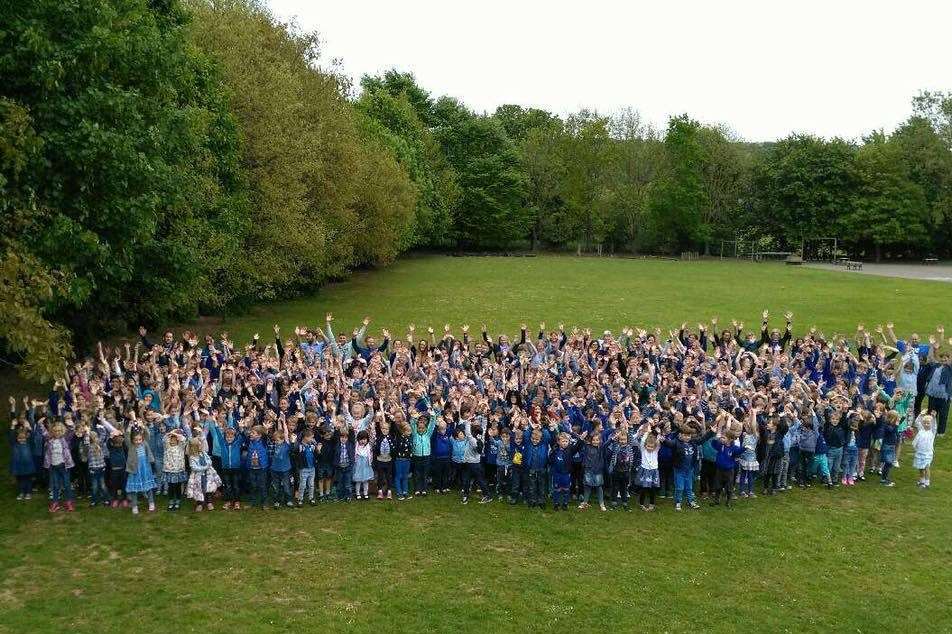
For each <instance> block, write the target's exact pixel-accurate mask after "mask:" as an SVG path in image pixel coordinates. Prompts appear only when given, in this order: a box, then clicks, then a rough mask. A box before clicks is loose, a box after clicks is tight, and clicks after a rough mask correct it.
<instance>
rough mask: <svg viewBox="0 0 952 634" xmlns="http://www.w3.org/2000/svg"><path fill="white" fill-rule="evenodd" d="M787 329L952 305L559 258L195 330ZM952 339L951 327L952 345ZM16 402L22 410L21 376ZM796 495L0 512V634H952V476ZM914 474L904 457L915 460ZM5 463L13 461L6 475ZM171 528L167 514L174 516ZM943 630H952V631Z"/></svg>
mask: <svg viewBox="0 0 952 634" xmlns="http://www.w3.org/2000/svg"><path fill="white" fill-rule="evenodd" d="M764 308H768V309H770V311H771V313H773V314H775V315H776V316H777V318H778V322H779V320H780V315H781V314H782V313H783V311H785V310H792V311H793V312H794V313H795V315H796V316H795V327H796V330H797V331H798V332H802V331H803V330H804V329H806V328H808V327H809V326H810V325H813V324H815V325H816V326H817V327H818V328H820V329H821V330H823V331H825V332H826V333H827V334H831V333H833V332H840V333H852V332H853V331H854V329H855V327H856V324H857V322H863V323H864V324H867V325H869V326H872V325H875V324H877V323H883V322H885V321H887V320H893V321H894V322H895V323H896V330H897V333H909V332H911V331H913V330H917V331H920V332H923V333H925V332H928V331H931V330H932V329H933V328H934V327H935V326H936V324H939V323H943V320H946V321H947V322H949V321H950V320H949V319H948V318H949V317H950V308H952V285H949V284H944V283H940V282H923V281H907V280H900V279H892V278H877V277H872V276H860V275H850V274H846V273H831V272H826V271H816V270H808V269H799V268H792V267H784V266H782V265H774V264H761V265H758V264H749V263H733V262H732V263H720V262H691V263H681V262H665V261H636V260H609V259H576V258H568V257H565V258H562V257H540V258H532V259H521V258H512V259H510V258H437V257H433V258H420V259H408V260H403V261H401V262H399V263H397V264H396V265H394V266H393V267H391V268H389V269H387V270H384V271H375V272H367V273H359V274H356V275H354V276H353V278H352V279H351V280H350V281H348V282H345V283H341V284H338V285H334V286H331V287H328V288H326V289H325V290H323V291H322V292H320V293H318V294H317V295H315V296H313V297H310V298H307V299H301V300H297V301H292V302H285V303H280V304H274V305H269V306H262V307H258V308H256V309H255V310H254V311H252V312H251V313H250V314H248V315H245V316H242V317H237V318H229V319H225V320H211V319H208V320H203V321H202V322H201V323H199V324H197V325H196V324H192V325H191V326H192V327H193V328H195V329H197V330H198V332H200V333H203V332H207V331H213V332H215V333H218V332H220V331H221V330H227V331H228V332H230V333H231V334H232V336H233V337H234V336H241V337H246V336H250V335H251V334H252V333H253V332H255V331H258V332H260V333H261V334H262V337H267V338H270V329H271V324H273V323H278V324H280V325H281V326H282V328H283V329H284V332H285V333H290V331H291V330H292V329H293V327H294V326H295V325H297V324H305V323H306V324H308V325H312V326H313V325H315V324H318V323H322V322H323V315H324V313H325V312H326V311H331V312H333V313H334V315H335V326H337V327H338V328H352V327H353V325H354V324H356V323H357V321H358V320H359V319H360V318H361V317H363V316H364V315H369V316H370V317H371V318H372V319H373V323H372V324H371V328H372V329H373V330H379V328H380V327H388V328H390V329H391V330H393V331H394V333H395V334H398V335H399V336H402V334H403V333H404V332H405V328H406V325H407V324H408V323H410V322H414V323H416V324H417V328H418V330H419V329H420V328H421V327H425V326H426V325H429V324H432V325H433V326H434V327H437V328H439V327H441V326H442V324H443V323H444V322H449V323H450V324H452V325H453V326H454V328H458V326H459V325H460V324H462V323H469V324H470V325H471V326H472V328H473V330H474V331H475V330H478V328H479V325H480V324H481V323H484V322H485V323H486V324H488V325H489V327H490V331H491V332H496V331H499V330H503V331H508V332H510V333H514V332H515V331H516V329H517V327H518V324H519V323H520V322H526V323H528V324H530V327H531V328H533V329H534V328H535V327H536V326H537V325H538V322H539V321H540V320H544V321H546V322H547V324H551V325H554V324H557V323H558V322H560V321H563V322H564V323H565V324H566V326H567V327H571V326H572V325H579V326H582V327H586V326H587V327H592V328H593V329H595V328H598V329H602V328H612V329H618V328H619V327H621V326H623V325H630V326H642V327H645V326H651V327H654V326H656V325H660V326H663V327H665V328H673V327H676V326H677V325H679V324H680V323H681V322H682V321H687V322H689V323H690V324H692V327H693V325H694V324H696V323H697V322H698V321H701V320H703V321H705V322H706V321H707V320H709V319H710V317H711V316H713V315H718V316H719V317H720V319H721V322H726V323H728V324H729V322H730V320H731V318H738V319H742V320H743V321H745V322H746V323H747V324H748V325H749V326H752V327H756V325H757V323H758V320H759V315H760V312H761V311H762V310H763V309H764ZM946 325H949V326H950V330H952V323H947V324H946ZM3 385H5V386H6V389H7V390H10V389H19V387H20V386H19V385H18V384H17V383H16V382H15V381H11V380H10V379H9V376H7V378H6V380H5V383H4V384H3ZM948 442H949V441H948V440H940V441H938V443H937V457H936V461H935V463H934V465H933V482H934V484H933V487H932V488H931V489H929V490H918V489H917V488H916V487H915V478H916V477H915V472H914V471H913V470H912V469H911V466H910V464H911V463H909V462H908V461H907V460H904V461H903V464H902V467H901V468H900V469H898V470H896V471H895V472H894V474H895V478H896V480H897V482H898V484H897V486H896V487H895V488H894V489H885V488H881V487H879V486H878V485H876V484H870V483H866V484H865V485H862V484H861V485H857V486H856V487H855V488H853V489H849V490H843V489H840V490H835V491H832V492H830V491H826V490H825V489H816V488H814V489H811V490H808V491H806V492H800V491H792V492H789V493H786V494H784V495H781V496H776V497H773V498H763V497H760V498H758V499H756V500H749V501H740V502H739V504H738V508H737V509H736V510H734V511H731V512H728V511H724V510H722V509H720V508H718V509H709V508H704V509H703V510H702V511H699V512H684V513H675V512H674V511H673V509H672V508H671V506H670V505H662V507H661V508H660V509H659V512H657V513H654V514H645V513H641V512H636V513H632V514H620V513H600V512H599V511H598V510H597V509H596V510H593V509H589V510H587V511H586V512H584V513H581V512H578V511H575V510H573V511H572V512H570V513H560V514H554V513H552V512H551V511H547V512H540V511H538V510H535V511H532V512H530V511H528V510H527V509H525V508H524V507H516V508H512V507H509V506H508V505H501V504H498V503H493V504H489V505H485V506H480V505H469V506H467V507H462V506H460V505H459V504H458V503H457V502H456V498H455V497H450V498H446V497H443V498H438V497H434V496H430V497H429V498H427V499H414V500H412V501H410V502H407V503H402V504H399V505H398V504H397V503H395V502H390V503H378V502H376V501H372V502H367V503H357V504H348V505H339V504H334V505H323V506H320V507H318V508H316V509H313V508H305V509H302V510H290V511H277V512H274V511H268V512H264V513H259V512H244V511H242V512H240V513H239V514H233V513H229V512H220V511H215V512H213V513H203V514H194V513H192V512H186V511H182V512H179V513H178V514H168V513H165V512H164V511H163V512H158V513H156V514H154V515H143V516H139V517H133V516H132V515H131V514H130V513H129V512H128V511H125V512H121V511H113V510H104V509H94V510H90V509H87V508H83V507H80V509H79V510H78V512H77V513H75V514H72V515H63V514H59V515H56V516H52V517H51V516H49V515H48V513H47V512H46V507H45V501H44V500H42V499H34V500H32V501H31V502H28V503H17V502H15V501H14V499H13V493H12V486H11V487H8V488H7V489H5V490H4V494H3V497H2V499H0V509H2V511H3V512H2V513H0V536H2V537H0V540H2V549H0V632H17V633H19V632H59V631H66V630H72V631H77V632H105V631H110V632H111V631H119V630H124V631H130V632H152V631H177V632H247V631H252V632H257V631H261V632H267V631H289V632H294V631H302V630H304V629H305V628H307V629H309V630H313V631H317V632H326V631H376V632H388V631H418V632H419V631H424V630H430V631H444V630H454V631H480V632H494V631H525V630H530V631H538V630H562V631H565V630H567V629H573V630H577V631H589V630H594V629H596V628H599V629H601V628H611V630H612V631H628V630H635V629H639V630H640V629H647V630H648V631H652V630H657V631H670V632H682V631H716V632H722V631H723V632H727V631H736V630H747V631H757V632H774V631H785V632H804V631H820V630H822V631H827V632H894V631H899V630H904V631H908V632H915V631H948V630H949V629H950V628H952V619H950V618H949V616H948V606H947V605H946V604H947V601H945V600H943V599H942V598H941V597H942V596H944V595H945V594H946V593H947V592H946V591H944V590H942V588H948V587H950V585H952V571H950V568H949V566H948V564H947V562H948V561H949V560H950V557H952V545H950V543H952V515H950V513H949V511H948V509H949V506H950V503H952V492H950V491H952V474H950V458H952V452H950V451H949V449H948ZM910 455H911V454H908V453H906V454H904V458H908V457H909V456H910ZM4 460H6V457H4ZM160 508H161V505H160ZM943 615H945V616H943Z"/></svg>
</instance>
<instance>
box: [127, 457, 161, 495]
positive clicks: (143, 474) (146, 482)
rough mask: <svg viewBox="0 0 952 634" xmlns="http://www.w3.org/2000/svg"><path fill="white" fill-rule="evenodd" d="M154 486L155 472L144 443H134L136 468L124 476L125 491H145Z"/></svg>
mask: <svg viewBox="0 0 952 634" xmlns="http://www.w3.org/2000/svg"><path fill="white" fill-rule="evenodd" d="M154 488H155V474H153V473H152V465H151V464H149V459H148V457H147V456H146V453H145V446H144V445H136V470H135V472H134V473H130V474H129V476H128V477H127V478H126V493H147V492H149V491H151V490H152V489H154Z"/></svg>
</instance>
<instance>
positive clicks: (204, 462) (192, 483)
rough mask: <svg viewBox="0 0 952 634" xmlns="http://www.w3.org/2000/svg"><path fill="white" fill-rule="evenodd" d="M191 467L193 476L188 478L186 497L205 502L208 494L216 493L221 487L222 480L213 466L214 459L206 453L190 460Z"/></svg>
mask: <svg viewBox="0 0 952 634" xmlns="http://www.w3.org/2000/svg"><path fill="white" fill-rule="evenodd" d="M189 465H190V466H191V468H192V475H191V476H189V478H188V486H187V487H186V488H185V495H186V497H190V498H192V499H193V500H195V501H196V502H204V501H205V495H206V494H208V493H214V492H215V491H217V490H218V487H220V486H221V478H220V477H218V473H217V472H216V471H215V468H214V467H213V466H212V459H211V458H209V457H208V454H207V453H205V452H204V451H203V452H202V453H200V454H198V455H197V456H192V457H191V458H189Z"/></svg>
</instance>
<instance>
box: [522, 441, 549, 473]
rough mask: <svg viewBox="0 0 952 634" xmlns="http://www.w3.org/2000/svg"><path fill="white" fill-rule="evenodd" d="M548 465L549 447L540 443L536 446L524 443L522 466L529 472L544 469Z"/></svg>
mask: <svg viewBox="0 0 952 634" xmlns="http://www.w3.org/2000/svg"><path fill="white" fill-rule="evenodd" d="M548 463H549V446H548V445H547V444H545V442H542V441H540V442H539V444H538V445H535V444H533V443H531V442H529V443H526V449H525V453H524V454H523V456H522V466H523V467H525V468H526V469H529V470H530V471H531V470H542V469H545V467H546V465H547V464H548Z"/></svg>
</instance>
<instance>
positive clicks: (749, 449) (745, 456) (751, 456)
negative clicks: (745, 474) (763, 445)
mask: <svg viewBox="0 0 952 634" xmlns="http://www.w3.org/2000/svg"><path fill="white" fill-rule="evenodd" d="M741 445H742V446H743V447H744V452H743V453H742V454H741V455H740V460H739V462H740V468H741V469H743V470H744V471H758V470H759V469H760V463H759V462H757V436H755V435H753V434H744V437H743V438H742V439H741Z"/></svg>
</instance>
